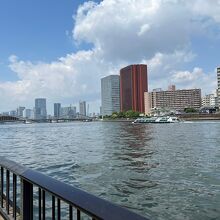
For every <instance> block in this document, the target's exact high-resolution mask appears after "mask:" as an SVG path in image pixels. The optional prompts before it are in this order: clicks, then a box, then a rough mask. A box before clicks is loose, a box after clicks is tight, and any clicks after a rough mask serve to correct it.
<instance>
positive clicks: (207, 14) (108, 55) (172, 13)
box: [0, 0, 220, 112]
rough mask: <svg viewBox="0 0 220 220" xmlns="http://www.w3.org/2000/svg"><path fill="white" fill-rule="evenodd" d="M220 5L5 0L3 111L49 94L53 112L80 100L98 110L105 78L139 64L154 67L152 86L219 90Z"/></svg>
mask: <svg viewBox="0 0 220 220" xmlns="http://www.w3.org/2000/svg"><path fill="white" fill-rule="evenodd" d="M121 8H123V9H124V11H123V12H122V11H121ZM143 9H144V10H143ZM219 10H220V3H219V1H217V0H213V1H212V2H211V3H210V2H209V1H208V0H204V1H200V0H196V1H194V2H193V3H192V2H191V1H189V0H187V1H184V2H183V1H181V0H177V1H171V0H166V1H165V0H162V1H159V0H141V1H131V0H111V1H108V0H104V1H77V2H76V1H71V2H70V1H69V2H64V1H56V2H54V1H52V0H49V1H47V3H45V1H43V0H39V1H36V2H32V3H30V2H29V1H27V0H22V1H19V2H17V1H15V0H13V1H3V2H1V3H0V15H1V22H0V27H1V36H0V97H1V104H0V109H1V111H6V110H9V109H14V108H15V107H16V106H14V103H15V102H16V103H17V106H24V105H26V106H27V107H28V108H30V106H31V105H32V100H33V99H34V98H35V97H45V98H47V100H48V101H49V102H48V106H49V108H50V109H48V111H49V112H53V109H52V106H53V103H56V102H62V103H64V105H68V103H72V102H73V100H87V103H89V106H90V112H94V111H95V112H98V111H99V106H100V103H101V100H100V97H101V95H100V94H101V88H100V86H97V85H98V84H99V81H100V78H102V77H105V76H107V75H112V74H119V73H118V70H119V69H121V68H122V67H124V66H127V65H129V64H131V63H144V64H147V65H148V68H149V90H152V89H153V88H157V87H162V88H165V87H166V85H167V84H176V85H177V86H178V88H180V89H184V88H195V87H196V88H201V89H202V92H203V95H205V94H209V93H213V91H214V90H215V89H216V88H217V82H216V68H217V67H218V66H220V61H219V56H218V51H219V49H220V44H219V40H220V29H219V24H220V18H219V13H218V12H219ZM48 11H50V13H49V14H48V13H47V12H48ZM57 14H59V15H61V16H57ZM137 14H139V16H135V15H137ZM112 15H114V16H112ZM110 18H111V19H110ZM105 21H106V22H105ZM174 21H175V22H174ZM125 23H126V25H124V24H125ZM105 36H108V37H107V38H106V37H105ZM74 104H76V105H77V102H74ZM92 108H93V109H92Z"/></svg>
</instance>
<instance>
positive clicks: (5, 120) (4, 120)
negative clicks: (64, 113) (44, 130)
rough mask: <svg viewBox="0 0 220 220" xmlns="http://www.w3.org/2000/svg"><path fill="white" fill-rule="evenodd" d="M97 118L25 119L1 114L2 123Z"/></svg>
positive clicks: (0, 121) (89, 118) (50, 121)
mask: <svg viewBox="0 0 220 220" xmlns="http://www.w3.org/2000/svg"><path fill="white" fill-rule="evenodd" d="M94 119H95V118H92V117H87V116H84V117H80V118H51V119H25V118H18V117H14V116H9V115H0V123H8V122H14V123H61V122H71V121H83V122H84V121H85V122H90V121H93V120H94Z"/></svg>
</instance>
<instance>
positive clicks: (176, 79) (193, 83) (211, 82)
mask: <svg viewBox="0 0 220 220" xmlns="http://www.w3.org/2000/svg"><path fill="white" fill-rule="evenodd" d="M171 82H172V83H174V84H177V86H179V88H202V93H203V95H204V94H208V93H211V92H212V91H213V90H214V89H215V88H216V87H217V81H216V70H213V71H211V72H209V73H205V72H204V70H203V69H201V68H198V67H195V68H194V69H193V70H192V71H191V72H190V71H186V70H185V71H174V72H173V75H172V80H171ZM211 88H212V89H211Z"/></svg>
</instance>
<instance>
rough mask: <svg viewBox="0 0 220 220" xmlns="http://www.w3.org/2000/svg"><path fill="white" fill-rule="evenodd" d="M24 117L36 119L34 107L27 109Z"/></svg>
mask: <svg viewBox="0 0 220 220" xmlns="http://www.w3.org/2000/svg"><path fill="white" fill-rule="evenodd" d="M24 117H25V118H27V119H34V111H33V110H32V109H25V111H24Z"/></svg>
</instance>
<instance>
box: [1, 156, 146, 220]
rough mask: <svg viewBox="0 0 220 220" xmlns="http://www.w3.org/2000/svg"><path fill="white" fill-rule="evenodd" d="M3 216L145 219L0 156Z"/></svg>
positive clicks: (29, 219) (24, 217)
mask: <svg viewBox="0 0 220 220" xmlns="http://www.w3.org/2000/svg"><path fill="white" fill-rule="evenodd" d="M0 169H1V179H0V183H1V187H0V216H2V217H3V218H4V219H6V220H7V219H14V220H16V219H20V220H33V219H39V220H45V219H52V220H55V219H57V220H60V219H61V218H62V219H69V220H73V219H77V220H80V219H92V220H99V219H106V220H119V219H120V220H146V219H147V218H145V217H142V216H140V215H138V214H135V213H133V212H131V211H129V210H127V209H125V208H122V207H120V206H117V205H114V204H112V203H110V202H108V201H106V200H103V199H100V198H98V197H96V196H94V195H91V194H89V193H87V192H84V191H82V190H80V189H77V188H75V187H72V186H70V185H67V184H65V183H62V182H60V181H57V180H55V179H53V178H51V177H48V176H46V175H43V174H41V173H39V172H37V171H34V170H31V169H28V168H26V167H24V166H22V165H20V164H17V163H15V162H13V161H10V160H8V159H6V158H4V157H0Z"/></svg>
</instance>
